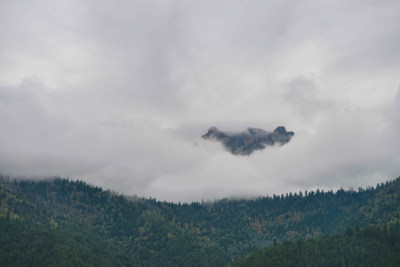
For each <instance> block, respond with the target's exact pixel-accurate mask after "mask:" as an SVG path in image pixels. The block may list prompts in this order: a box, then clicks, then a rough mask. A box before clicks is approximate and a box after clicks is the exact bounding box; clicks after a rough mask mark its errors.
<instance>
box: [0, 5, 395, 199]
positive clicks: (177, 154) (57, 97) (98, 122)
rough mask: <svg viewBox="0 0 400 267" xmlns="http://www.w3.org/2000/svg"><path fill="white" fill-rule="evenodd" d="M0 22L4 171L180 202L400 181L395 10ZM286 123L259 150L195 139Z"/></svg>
mask: <svg viewBox="0 0 400 267" xmlns="http://www.w3.org/2000/svg"><path fill="white" fill-rule="evenodd" d="M0 25H1V26H0V73H1V75H0V172H2V173H5V174H10V175H22V176H36V177H41V176H52V175H58V176H63V177H70V178H79V179H83V180H85V181H88V182H90V183H93V184H96V185H100V186H103V187H106V188H111V189H114V190H117V191H120V192H122V193H126V194H138V195H142V196H152V197H157V198H158V199H166V200H174V201H190V200H201V199H214V198H220V197H226V196H249V195H265V194H272V193H281V192H287V191H297V190H305V189H311V188H316V187H320V188H338V187H350V186H353V187H358V186H365V185H372V184H375V183H377V182H381V181H385V180H387V179H391V178H395V177H397V176H399V175H400V170H399V167H398V166H400V164H399V163H400V144H399V142H398V137H397V135H396V133H397V132H398V131H399V130H400V119H399V118H400V108H399V107H400V91H399V86H400V78H399V77H400V76H399V71H400V51H399V47H400V27H399V26H398V25H400V2H399V1H372V0H362V1H361V0H359V1H337V0H335V1H328V0H326V1H316V0H314V1H294V0H292V1H282V0H279V1H278V0H276V1H275V0H274V1H258V0H257V1H246V2H244V1H235V0H230V1H172V0H171V1H167V0H165V1H137V0H135V1H105V0H103V1H97V0H96V1H94V0H93V1H86V0H84V1H82V0H79V1H78V0H70V1H67V0H65V1H50V0H37V1H33V0H25V1H12V0H0ZM396 95H397V97H396ZM279 125H283V126H285V127H286V128H287V129H289V130H293V131H294V132H295V133H296V135H295V136H294V137H293V139H292V140H291V142H290V143H289V144H287V145H285V146H283V147H272V148H269V149H265V150H262V151H257V152H256V153H254V154H252V155H251V156H250V157H237V156H233V155H231V154H229V153H227V152H226V151H225V150H224V149H223V148H222V146H221V145H220V144H218V143H212V142H206V141H204V140H202V139H201V135H202V134H204V133H206V131H207V129H208V128H209V127H211V126H216V127H218V128H219V129H221V130H227V131H240V130H242V129H245V128H246V127H256V128H262V129H266V130H273V129H275V128H276V126H279Z"/></svg>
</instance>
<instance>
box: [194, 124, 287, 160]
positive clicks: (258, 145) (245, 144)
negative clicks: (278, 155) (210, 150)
mask: <svg viewBox="0 0 400 267" xmlns="http://www.w3.org/2000/svg"><path fill="white" fill-rule="evenodd" d="M293 135H294V132H287V131H286V129H285V127H283V126H279V127H277V128H276V129H275V130H274V131H273V132H267V131H264V130H262V129H257V128H248V129H247V131H244V132H237V133H229V132H223V131H220V130H218V129H217V128H216V127H211V128H210V129H208V132H207V133H206V134H204V135H202V136H201V137H202V138H204V139H207V140H214V141H219V142H221V143H222V144H223V145H224V147H225V148H226V150H228V151H229V152H231V153H232V154H234V155H250V154H251V153H253V152H254V150H262V149H264V148H265V147H267V146H273V145H274V144H276V143H278V144H280V145H284V144H286V143H288V142H289V141H290V139H291V138H292V136H293Z"/></svg>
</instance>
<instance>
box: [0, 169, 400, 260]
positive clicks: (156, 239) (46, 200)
mask: <svg viewBox="0 0 400 267" xmlns="http://www.w3.org/2000/svg"><path fill="white" fill-rule="evenodd" d="M399 203H400V178H397V179H395V180H392V181H388V182H386V183H382V184H378V185H376V186H370V187H367V188H359V189H358V190H357V191H355V190H345V189H339V190H337V191H322V190H316V191H311V192H296V193H287V194H285V195H273V196H264V197H258V198H254V199H222V200H218V201H212V202H211V201H210V202H201V203H199V202H193V203H169V202H163V201H157V200H156V199H146V198H138V197H136V196H124V195H121V194H118V193H116V192H113V191H110V190H103V189H102V188H99V187H96V186H92V185H89V184H86V183H85V182H83V181H79V180H75V181H74V180H69V179H62V178H53V179H47V180H41V181H29V180H16V179H12V178H10V177H7V176H1V177H0V224H1V227H0V233H1V234H0V261H1V262H2V266H233V265H237V266H277V265H281V266H293V265H297V266H321V265H322V266H382V265H384V266H399V265H400V248H399V237H400V231H399V229H400V228H399V224H400V220H399V219H400V205H399Z"/></svg>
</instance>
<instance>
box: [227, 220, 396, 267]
mask: <svg viewBox="0 0 400 267" xmlns="http://www.w3.org/2000/svg"><path fill="white" fill-rule="evenodd" d="M399 227H400V226H399V224H395V225H394V224H392V225H390V226H385V227H383V228H382V229H381V228H378V227H376V226H367V227H365V228H364V229H362V230H361V231H360V230H359V229H358V228H356V229H351V228H348V229H347V231H346V232H345V233H344V234H338V235H332V236H324V237H319V238H315V239H309V240H306V241H304V240H296V241H285V242H283V244H279V245H274V246H270V247H268V248H267V249H265V250H263V251H259V252H256V253H254V254H252V255H251V256H249V257H247V258H245V259H243V260H241V261H239V262H238V263H237V264H236V265H235V266H238V267H245V266H259V267H261V266H264V267H268V266H271V267H275V266H282V267H283V266H393V267H395V266H400V254H399V252H400V228H399Z"/></svg>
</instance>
